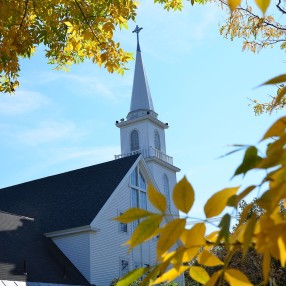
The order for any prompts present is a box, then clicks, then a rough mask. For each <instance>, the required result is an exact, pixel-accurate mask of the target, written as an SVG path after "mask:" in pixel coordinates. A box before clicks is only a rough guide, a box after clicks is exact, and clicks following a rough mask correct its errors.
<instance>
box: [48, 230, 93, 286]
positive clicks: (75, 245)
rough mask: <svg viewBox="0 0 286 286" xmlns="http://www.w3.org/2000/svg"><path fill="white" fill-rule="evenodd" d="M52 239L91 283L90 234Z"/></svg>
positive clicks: (75, 234)
mask: <svg viewBox="0 0 286 286" xmlns="http://www.w3.org/2000/svg"><path fill="white" fill-rule="evenodd" d="M52 239H53V242H54V243H55V244H56V245H57V246H58V247H59V249H60V250H61V251H62V252H63V253H64V254H65V256H66V257H67V258H68V259H69V260H70V261H71V262H72V263H73V264H74V265H75V267H76V268H77V269H78V270H79V271H80V272H81V274H82V275H83V276H84V277H85V278H86V279H87V280H88V281H90V232H89V231H85V232H80V233H74V234H66V235H64V236H58V237H53V238H52Z"/></svg>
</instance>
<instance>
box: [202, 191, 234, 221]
mask: <svg viewBox="0 0 286 286" xmlns="http://www.w3.org/2000/svg"><path fill="white" fill-rule="evenodd" d="M238 189H239V187H235V188H226V189H223V190H221V191H219V192H217V193H215V194H214V195H213V196H212V197H210V198H209V199H208V201H207V202H206V204H205V207H204V211H205V214H206V217H207V218H210V217H213V216H217V215H219V214H220V213H221V212H222V211H223V210H224V208H225V206H226V204H227V201H228V199H229V198H230V197H231V196H233V195H235V194H236V193H237V191H238Z"/></svg>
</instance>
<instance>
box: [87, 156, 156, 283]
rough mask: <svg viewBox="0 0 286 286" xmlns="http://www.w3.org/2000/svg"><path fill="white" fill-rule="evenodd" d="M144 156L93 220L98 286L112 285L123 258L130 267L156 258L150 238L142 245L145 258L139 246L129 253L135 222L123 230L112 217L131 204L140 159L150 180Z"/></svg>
mask: <svg viewBox="0 0 286 286" xmlns="http://www.w3.org/2000/svg"><path fill="white" fill-rule="evenodd" d="M140 160H142V159H140V158H139V159H138V160H137V161H136V162H135V164H134V165H133V166H132V168H131V169H130V170H129V172H128V173H127V174H126V176H125V177H124V179H123V180H122V182H121V183H120V184H119V186H118V188H117V189H116V190H115V192H114V193H113V194H112V196H111V197H110V198H109V200H108V201H107V202H106V204H105V205H104V206H103V208H102V209H101V211H100V212H99V214H98V215H97V216H96V218H95V219H94V221H93V222H92V224H91V227H92V228H96V229H98V231H97V232H96V233H95V234H92V235H91V283H92V284H95V285H96V286H109V285H110V282H111V281H112V280H113V279H114V278H117V277H120V275H121V273H120V260H121V259H126V260H128V262H129V270H132V269H134V267H136V266H138V264H140V263H142V262H143V263H146V264H151V261H154V260H155V259H154V258H153V259H151V257H150V243H149V242H148V243H147V244H146V245H145V246H144V247H142V251H141V253H143V252H144V255H143V259H142V258H140V255H139V256H138V255H136V250H134V251H131V252H130V253H129V254H128V247H127V246H123V244H124V243H125V242H126V241H127V240H128V239H129V238H130V236H131V231H132V229H131V224H129V225H128V232H127V233H124V232H121V231H120V223H119V222H117V221H114V220H112V218H114V217H116V216H118V215H119V213H120V212H124V211H126V210H127V209H129V208H130V207H131V191H130V190H131V188H130V186H129V181H130V174H131V173H132V171H133V170H134V168H135V167H136V165H137V164H138V163H140V164H139V165H140V169H141V171H142V173H143V175H144V177H145V179H146V180H147V182H149V181H150V177H149V175H148V172H147V171H146V170H144V168H145V167H146V165H142V164H141V162H140ZM153 255H155V252H154V253H153ZM136 256H137V258H136ZM138 260H139V261H138Z"/></svg>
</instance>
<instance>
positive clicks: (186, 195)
mask: <svg viewBox="0 0 286 286" xmlns="http://www.w3.org/2000/svg"><path fill="white" fill-rule="evenodd" d="M194 199H195V193H194V190H193V187H192V186H191V184H190V183H189V182H188V180H187V178H186V177H184V178H183V179H182V180H181V181H180V182H178V183H177V184H176V186H175V188H174V192H173V200H174V203H175V205H176V207H177V208H178V209H179V210H180V211H182V212H184V213H188V212H189V211H190V209H191V208H192V206H193V203H194Z"/></svg>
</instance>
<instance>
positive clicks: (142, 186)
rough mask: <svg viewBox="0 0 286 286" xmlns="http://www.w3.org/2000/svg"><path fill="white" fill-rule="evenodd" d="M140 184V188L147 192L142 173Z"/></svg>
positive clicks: (140, 174)
mask: <svg viewBox="0 0 286 286" xmlns="http://www.w3.org/2000/svg"><path fill="white" fill-rule="evenodd" d="M139 183H140V188H141V189H143V190H146V182H145V179H144V177H143V175H142V173H141V171H139Z"/></svg>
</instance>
